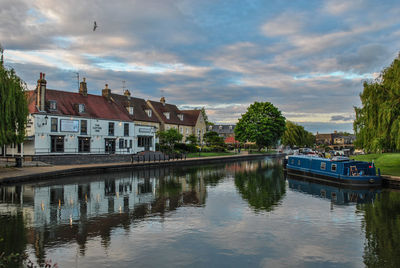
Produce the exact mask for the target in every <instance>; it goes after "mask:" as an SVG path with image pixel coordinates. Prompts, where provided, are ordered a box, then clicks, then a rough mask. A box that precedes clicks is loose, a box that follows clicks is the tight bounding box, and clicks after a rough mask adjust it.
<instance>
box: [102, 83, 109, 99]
mask: <svg viewBox="0 0 400 268" xmlns="http://www.w3.org/2000/svg"><path fill="white" fill-rule="evenodd" d="M101 95H102V96H103V97H106V98H107V99H108V100H109V99H110V97H111V89H109V88H108V84H106V88H105V89H103V90H102V91H101Z"/></svg>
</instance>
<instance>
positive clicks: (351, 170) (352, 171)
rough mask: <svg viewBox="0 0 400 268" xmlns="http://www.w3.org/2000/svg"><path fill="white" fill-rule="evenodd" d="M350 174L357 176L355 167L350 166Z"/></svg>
mask: <svg viewBox="0 0 400 268" xmlns="http://www.w3.org/2000/svg"><path fill="white" fill-rule="evenodd" d="M350 176H357V167H356V166H350Z"/></svg>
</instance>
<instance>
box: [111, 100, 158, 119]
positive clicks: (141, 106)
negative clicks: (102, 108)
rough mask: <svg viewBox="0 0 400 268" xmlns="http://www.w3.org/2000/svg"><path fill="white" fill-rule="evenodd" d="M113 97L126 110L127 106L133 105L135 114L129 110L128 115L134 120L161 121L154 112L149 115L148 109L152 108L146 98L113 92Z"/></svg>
mask: <svg viewBox="0 0 400 268" xmlns="http://www.w3.org/2000/svg"><path fill="white" fill-rule="evenodd" d="M111 98H112V99H113V100H114V101H115V102H116V103H118V104H119V105H121V106H122V107H124V109H125V111H127V110H126V107H128V106H131V107H133V115H130V114H129V112H127V114H128V116H129V117H130V118H131V119H132V120H137V121H144V122H156V123H159V122H160V120H158V118H157V116H156V115H155V114H154V113H152V114H151V116H150V117H149V116H148V115H147V113H146V110H147V109H150V110H151V108H150V107H149V106H148V105H147V103H146V101H145V100H144V99H139V98H134V97H130V98H128V97H127V96H125V95H119V94H114V93H112V94H111Z"/></svg>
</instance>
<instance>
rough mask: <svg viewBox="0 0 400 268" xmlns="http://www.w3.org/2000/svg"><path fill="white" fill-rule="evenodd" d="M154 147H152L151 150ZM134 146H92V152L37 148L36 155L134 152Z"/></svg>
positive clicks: (73, 149)
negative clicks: (108, 148) (108, 147)
mask: <svg viewBox="0 0 400 268" xmlns="http://www.w3.org/2000/svg"><path fill="white" fill-rule="evenodd" d="M151 149H152V148H151V147H150V150H151ZM133 153H134V151H133V148H122V149H115V150H109V151H108V150H105V149H104V148H90V152H84V151H79V149H78V148H65V149H64V150H63V151H58V152H55V151H52V150H51V149H50V148H35V155H40V154H133Z"/></svg>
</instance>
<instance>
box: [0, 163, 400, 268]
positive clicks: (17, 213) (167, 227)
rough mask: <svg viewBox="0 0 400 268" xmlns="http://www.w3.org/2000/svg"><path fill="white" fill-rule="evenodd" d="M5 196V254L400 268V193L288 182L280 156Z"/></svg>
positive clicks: (87, 261) (3, 190)
mask: <svg viewBox="0 0 400 268" xmlns="http://www.w3.org/2000/svg"><path fill="white" fill-rule="evenodd" d="M0 198H1V201H0V252H5V254H6V255H8V254H11V253H20V254H22V253H25V254H26V257H27V259H28V260H30V261H32V262H33V263H35V264H38V265H43V264H44V263H46V261H47V262H49V261H51V262H52V263H57V264H58V267H133V266H135V267H181V266H190V267H247V266H252V267H256V266H257V267H290V266H296V267H320V266H323V267H337V266H340V267H362V266H368V267H399V266H400V192H399V191H395V190H387V189H385V190H384V189H376V190H346V189H338V188H336V187H332V186H327V185H320V184H315V183H310V182H306V181H299V180H296V179H293V178H286V177H285V174H284V172H283V170H282V167H281V165H280V162H279V160H274V159H269V158H265V159H261V160H252V161H240V162H232V163H226V164H215V165H202V166H191V167H188V166H186V167H185V166H182V167H165V168H159V169H143V170H138V171H127V172H118V173H106V174H99V175H90V176H84V175H82V176H78V177H70V178H62V179H58V180H51V181H43V182H39V183H30V184H29V183H28V184H18V185H7V186H2V187H0ZM19 265H21V263H20V262H19V263H16V264H15V266H16V267H18V266H19Z"/></svg>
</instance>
